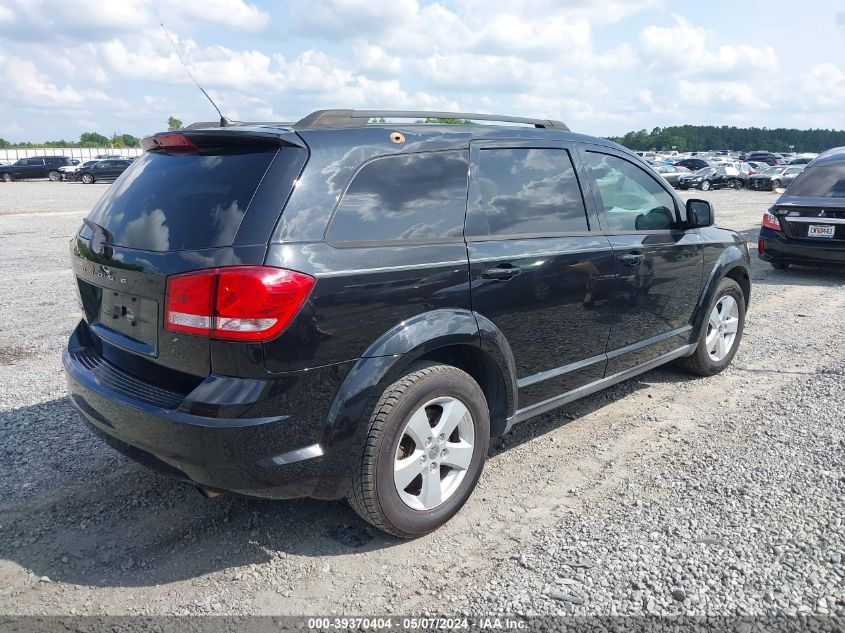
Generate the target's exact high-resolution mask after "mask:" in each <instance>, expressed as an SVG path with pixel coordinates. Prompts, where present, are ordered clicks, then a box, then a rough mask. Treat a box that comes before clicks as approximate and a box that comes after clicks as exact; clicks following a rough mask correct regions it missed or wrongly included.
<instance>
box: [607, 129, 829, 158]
mask: <svg viewBox="0 0 845 633" xmlns="http://www.w3.org/2000/svg"><path fill="white" fill-rule="evenodd" d="M608 138H609V139H610V140H611V141H615V142H616V143H619V144H620V145H624V146H625V147H627V148H628V149H631V150H634V151H644V152H646V151H650V150H653V151H658V152H659V151H670V150H673V149H674V150H677V151H679V152H695V151H706V150H718V149H728V150H734V151H739V152H750V151H754V150H768V151H771V152H790V151H791V152H823V151H824V150H826V149H830V148H831V147H839V146H842V145H845V130H821V129H819V130H798V129H794V128H775V129H768V128H759V127H733V126H728V125H722V126H715V125H678V126H672V127H664V128H659V127H656V128H654V129H653V130H652V131H651V132H648V131H647V130H640V131H639V132H628V133H627V134H625V135H624V136H612V137H608Z"/></svg>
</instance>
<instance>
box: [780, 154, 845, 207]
mask: <svg viewBox="0 0 845 633" xmlns="http://www.w3.org/2000/svg"><path fill="white" fill-rule="evenodd" d="M789 194H790V195H792V196H810V197H818V198H845V160H843V161H838V162H835V163H833V162H832V163H821V164H817V165H810V166H809V167H807V168H806V169H804V170H803V171H802V172H801V173H800V174H799V175H798V176H796V178H795V180H793V181H792V184H791V185H789Z"/></svg>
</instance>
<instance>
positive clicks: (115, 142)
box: [0, 116, 182, 149]
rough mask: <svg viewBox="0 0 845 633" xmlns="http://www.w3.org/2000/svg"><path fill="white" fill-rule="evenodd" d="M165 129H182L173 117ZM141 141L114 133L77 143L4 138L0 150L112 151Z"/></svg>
mask: <svg viewBox="0 0 845 633" xmlns="http://www.w3.org/2000/svg"><path fill="white" fill-rule="evenodd" d="M167 129H168V130H170V131H171V132H173V131H176V130H181V129H182V121H180V120H179V119H177V118H176V117H174V116H171V117H169V118H168V119H167ZM140 146H141V139H140V138H139V137H137V136H132V135H131V134H118V133H117V132H115V133H114V134H112V136H111V138H109V137H108V136H104V135H103V134H99V133H97V132H83V133H82V134H80V135H79V140H78V141H68V140H65V139H60V140H58V141H44V142H43V143H33V142H32V141H23V142H21V143H12V142H11V141H7V140H6V139H4V138H0V149H28V148H33V147H111V148H114V149H122V148H124V147H140Z"/></svg>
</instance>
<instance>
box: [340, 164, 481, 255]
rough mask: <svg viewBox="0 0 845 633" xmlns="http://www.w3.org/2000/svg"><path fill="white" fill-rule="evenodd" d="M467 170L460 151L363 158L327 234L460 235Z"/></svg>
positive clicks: (347, 237)
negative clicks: (367, 160)
mask: <svg viewBox="0 0 845 633" xmlns="http://www.w3.org/2000/svg"><path fill="white" fill-rule="evenodd" d="M468 171H469V160H468V156H467V152H466V151H446V152H428V153H420V154H403V155H398V156H389V157H386V158H378V159H376V160H374V161H372V162H369V163H367V164H366V165H364V166H363V167H362V168H361V170H360V171H359V172H358V173H357V174H356V175H355V177H354V178H353V180H352V182H351V183H350V184H349V187H348V189H347V190H346V193H345V194H343V198H342V199H341V201H340V204H338V207H337V210H336V211H335V214H334V218H333V219H332V223H331V226H330V227H329V231H328V235H327V237H328V240H329V241H330V242H335V243H337V242H373V241H396V240H431V239H450V238H451V239H454V238H459V237H462V236H463V230H464V216H465V214H466V199H467V173H468Z"/></svg>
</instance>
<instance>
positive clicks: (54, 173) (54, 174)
mask: <svg viewBox="0 0 845 633" xmlns="http://www.w3.org/2000/svg"><path fill="white" fill-rule="evenodd" d="M47 178H49V179H50V181H51V182H59V181H60V180H61V179H62V175H61V174H60V173H59V172H57V171H51V172H50V173H49V174H47Z"/></svg>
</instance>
